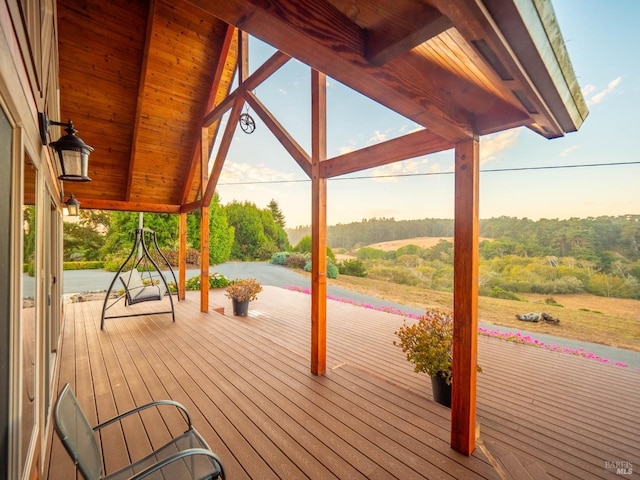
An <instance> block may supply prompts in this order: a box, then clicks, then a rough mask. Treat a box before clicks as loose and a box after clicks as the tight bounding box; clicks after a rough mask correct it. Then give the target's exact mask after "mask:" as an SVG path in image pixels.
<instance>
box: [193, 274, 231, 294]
mask: <svg viewBox="0 0 640 480" xmlns="http://www.w3.org/2000/svg"><path fill="white" fill-rule="evenodd" d="M230 283H231V282H229V280H228V279H227V278H226V277H225V276H224V275H222V274H221V273H217V272H211V273H209V288H225V287H227V286H229V284H230ZM185 288H186V289H187V290H200V275H196V276H194V277H191V278H188V279H187V281H186V282H185Z"/></svg>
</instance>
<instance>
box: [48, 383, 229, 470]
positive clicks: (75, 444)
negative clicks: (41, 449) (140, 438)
mask: <svg viewBox="0 0 640 480" xmlns="http://www.w3.org/2000/svg"><path fill="white" fill-rule="evenodd" d="M165 405H168V406H173V407H176V408H178V409H179V410H180V412H181V414H182V416H183V417H184V419H185V422H186V423H187V425H188V429H187V430H186V431H185V432H184V433H183V434H181V435H179V436H178V437H176V438H174V439H173V440H171V441H170V442H169V443H167V444H165V445H163V446H162V447H160V448H159V449H157V450H155V451H154V452H152V453H151V454H149V455H147V456H146V457H144V458H142V459H140V460H138V461H136V462H134V463H132V464H130V465H128V466H126V467H124V468H121V469H120V470H118V471H116V472H113V473H111V474H109V475H106V476H101V474H102V456H101V454H100V448H99V447H98V442H97V441H96V437H95V433H96V432H98V431H99V430H100V429H102V428H104V427H106V426H107V425H111V424H113V423H116V422H120V421H121V420H122V419H123V418H125V417H127V416H129V415H132V414H134V413H138V412H140V411H142V410H145V409H147V408H151V407H159V406H165ZM53 417H54V424H55V430H56V433H57V434H58V436H59V437H60V439H61V440H62V443H63V445H64V446H65V448H66V449H67V452H68V453H69V455H70V456H71V458H72V460H73V461H74V463H75V464H76V466H77V467H78V469H79V471H80V473H81V474H82V476H83V477H84V478H85V480H100V479H103V480H120V479H129V480H134V479H142V478H163V479H165V478H171V479H197V480H206V479H217V478H221V479H223V480H224V478H225V475H224V467H223V466H222V461H221V460H220V458H219V457H218V456H217V455H216V454H215V453H213V452H212V451H211V449H210V448H209V446H208V445H207V442H206V441H205V440H204V439H203V438H202V436H201V435H200V434H199V433H198V432H197V431H196V429H195V428H194V427H193V426H192V425H191V418H190V416H189V413H188V412H187V410H186V409H185V408H184V407H183V406H182V405H181V404H179V403H177V402H174V401H172V400H160V401H155V402H151V403H148V404H146V405H143V406H140V407H137V408H134V409H133V410H130V411H128V412H126V413H123V414H121V415H118V416H117V417H114V418H112V419H111V420H108V421H106V422H104V423H101V424H100V425H97V426H96V427H93V428H91V426H90V425H89V421H88V420H87V417H86V416H85V414H84V412H83V411H82V409H81V408H80V406H79V405H78V400H77V398H76V396H75V395H74V393H73V391H72V390H71V387H70V386H69V384H68V383H67V384H66V385H65V386H64V387H63V388H62V390H61V392H60V395H58V399H57V401H56V405H55V407H54V412H53Z"/></svg>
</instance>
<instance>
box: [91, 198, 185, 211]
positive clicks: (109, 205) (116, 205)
mask: <svg viewBox="0 0 640 480" xmlns="http://www.w3.org/2000/svg"><path fill="white" fill-rule="evenodd" d="M82 208H88V209H94V210H119V211H123V212H145V213H180V205H166V204H164V203H144V202H124V201H121V200H101V199H95V198H83V199H82Z"/></svg>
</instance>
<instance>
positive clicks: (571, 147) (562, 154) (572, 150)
mask: <svg viewBox="0 0 640 480" xmlns="http://www.w3.org/2000/svg"><path fill="white" fill-rule="evenodd" d="M578 148H580V147H579V146H578V145H572V146H570V147H568V148H565V149H564V150H563V151H562V152H560V156H561V157H566V156H567V155H569V154H571V153H573V152H574V151H575V150H577V149H578Z"/></svg>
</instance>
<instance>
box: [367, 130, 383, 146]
mask: <svg viewBox="0 0 640 480" xmlns="http://www.w3.org/2000/svg"><path fill="white" fill-rule="evenodd" d="M386 140H387V134H386V133H383V132H381V131H379V130H376V131H375V132H374V133H373V135H372V136H371V137H369V140H368V141H367V145H375V144H377V143H382V142H384V141H386Z"/></svg>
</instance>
